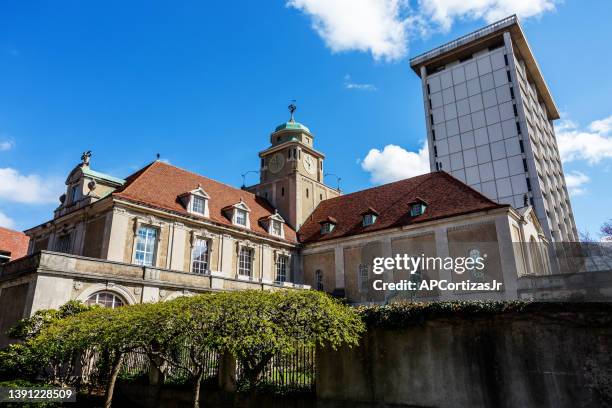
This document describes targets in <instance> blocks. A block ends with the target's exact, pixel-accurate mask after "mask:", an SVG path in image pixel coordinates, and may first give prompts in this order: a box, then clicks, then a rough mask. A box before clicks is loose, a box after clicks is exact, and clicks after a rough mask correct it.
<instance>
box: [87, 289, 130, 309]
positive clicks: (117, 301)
mask: <svg viewBox="0 0 612 408" xmlns="http://www.w3.org/2000/svg"><path fill="white" fill-rule="evenodd" d="M85 304H87V305H100V306H102V307H109V308H111V309H114V308H116V307H121V306H123V305H125V302H124V301H123V299H122V298H121V297H119V295H116V294H114V293H112V292H96V293H94V294H93V295H91V296H90V297H88V298H87V300H86V301H85Z"/></svg>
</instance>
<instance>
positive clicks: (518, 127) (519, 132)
mask: <svg viewBox="0 0 612 408" xmlns="http://www.w3.org/2000/svg"><path fill="white" fill-rule="evenodd" d="M516 131H517V132H518V134H519V135H520V134H521V124H520V123H518V122H516Z"/></svg>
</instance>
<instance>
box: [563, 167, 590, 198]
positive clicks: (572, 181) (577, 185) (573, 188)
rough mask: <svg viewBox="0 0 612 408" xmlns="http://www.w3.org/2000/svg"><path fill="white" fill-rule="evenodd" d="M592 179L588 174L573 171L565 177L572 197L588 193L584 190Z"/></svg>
mask: <svg viewBox="0 0 612 408" xmlns="http://www.w3.org/2000/svg"><path fill="white" fill-rule="evenodd" d="M590 181H591V179H590V178H589V176H587V175H586V174H584V173H582V172H579V171H572V172H570V173H567V174H566V175H565V183H566V184H567V190H568V192H569V193H570V195H573V196H578V195H581V194H584V193H586V189H585V188H584V186H585V184H587V183H588V182H590Z"/></svg>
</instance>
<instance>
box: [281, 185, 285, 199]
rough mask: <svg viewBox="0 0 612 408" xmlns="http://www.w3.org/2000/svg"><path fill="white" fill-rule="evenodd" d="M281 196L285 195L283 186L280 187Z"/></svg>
mask: <svg viewBox="0 0 612 408" xmlns="http://www.w3.org/2000/svg"><path fill="white" fill-rule="evenodd" d="M281 196H282V197H284V196H285V187H281Z"/></svg>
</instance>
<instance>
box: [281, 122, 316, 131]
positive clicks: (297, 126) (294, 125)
mask: <svg viewBox="0 0 612 408" xmlns="http://www.w3.org/2000/svg"><path fill="white" fill-rule="evenodd" d="M285 129H289V130H303V131H305V132H308V133H310V129H308V128H307V127H306V126H304V125H302V124H301V123H299V122H295V121H289V122H285V123H281V124H280V125H278V126H277V127H276V129H274V131H275V132H278V131H279V130H285Z"/></svg>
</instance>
